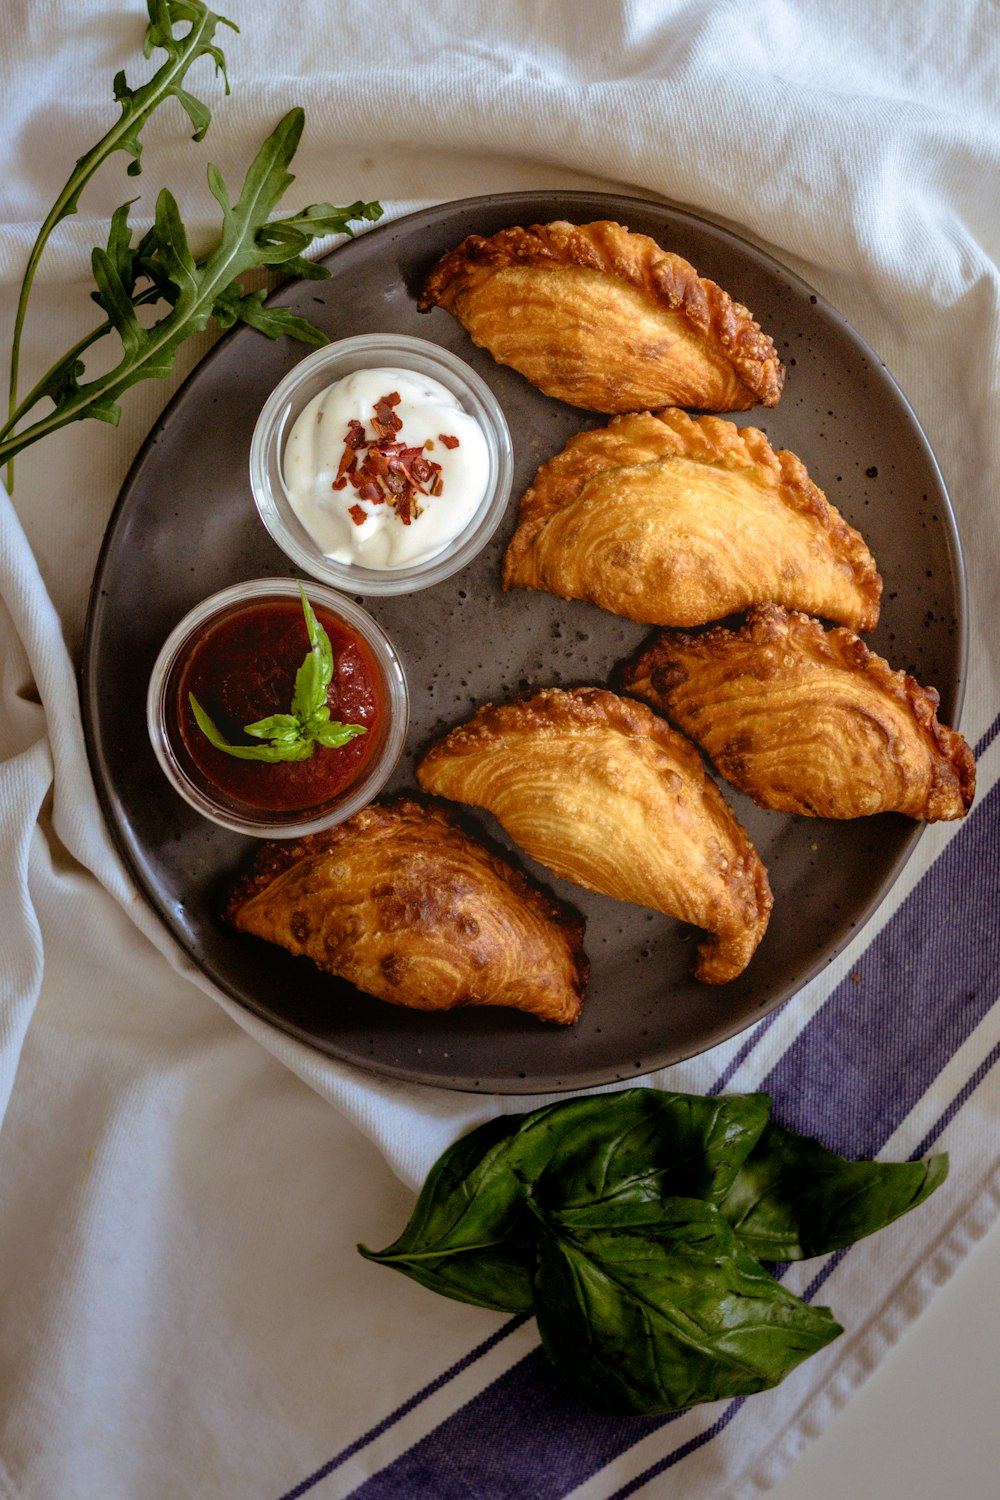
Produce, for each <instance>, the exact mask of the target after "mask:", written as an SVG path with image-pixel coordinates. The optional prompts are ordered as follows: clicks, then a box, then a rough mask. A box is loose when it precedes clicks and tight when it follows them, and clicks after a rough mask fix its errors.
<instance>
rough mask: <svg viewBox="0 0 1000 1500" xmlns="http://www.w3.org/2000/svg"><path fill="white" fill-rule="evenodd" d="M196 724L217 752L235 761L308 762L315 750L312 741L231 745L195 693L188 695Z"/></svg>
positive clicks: (298, 740) (300, 740)
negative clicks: (229, 756) (222, 751)
mask: <svg viewBox="0 0 1000 1500" xmlns="http://www.w3.org/2000/svg"><path fill="white" fill-rule="evenodd" d="M188 702H189V703H190V704H191V712H192V713H193V714H194V717H195V723H196V724H197V725H198V728H199V729H200V730H201V732H202V734H203V735H204V736H205V738H206V739H207V740H208V741H209V742H210V744H213V745H214V746H215V748H216V750H224V751H225V753H226V754H227V755H231V756H233V758H234V759H235V760H260V761H265V762H269V763H271V764H275V763H277V762H279V761H285V760H308V759H309V757H310V755H312V753H313V751H314V750H315V748H316V747H315V745H314V744H313V742H312V740H302V739H295V740H286V741H282V742H280V743H279V744H276V745H231V744H230V743H229V741H228V740H227V739H226V738H225V736H224V735H223V734H222V733H220V731H219V730H218V729H217V728H216V726H215V724H214V722H213V721H212V719H211V718H210V717H209V715H208V714H207V713H206V712H205V710H204V709H203V708H202V706H201V704H200V703H199V702H198V700H197V698H196V697H195V696H194V693H189V694H188Z"/></svg>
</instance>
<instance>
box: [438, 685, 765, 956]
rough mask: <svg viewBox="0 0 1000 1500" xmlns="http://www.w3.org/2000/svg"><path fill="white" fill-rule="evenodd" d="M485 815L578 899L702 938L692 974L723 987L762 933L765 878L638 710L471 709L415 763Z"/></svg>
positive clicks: (522, 705) (530, 702) (621, 705)
mask: <svg viewBox="0 0 1000 1500" xmlns="http://www.w3.org/2000/svg"><path fill="white" fill-rule="evenodd" d="M417 779H418V781H419V782H420V785H421V786H422V787H424V788H425V790H427V791H430V792H436V793H438V794H439V795H441V796H443V797H450V798H453V799H454V800H456V801H459V802H469V803H473V804H475V805H476V806H478V807H485V808H487V809H488V810H489V811H490V812H491V813H492V814H493V815H494V817H495V818H496V819H497V820H498V821H499V822H500V823H501V824H502V825H503V827H504V828H505V829H506V830H507V832H508V834H509V835H510V837H511V838H512V839H513V840H514V841H515V843H517V844H519V845H520V846H521V848H522V849H524V850H526V852H527V853H528V854H530V855H531V856H532V858H533V859H537V860H538V861H539V862H540V863H541V864H543V865H547V866H548V868H549V869H550V870H553V871H555V873H556V874H557V875H561V876H563V877H564V878H565V879H566V880H571V881H574V882H575V883H576V884H577V885H582V886H584V887H585V888H586V889H587V890H591V891H599V892H601V893H602V894H604V895H606V896H615V897H617V898H618V900H620V901H633V902H635V903H636V904H638V905H640V906H651V907H654V908H656V909H657V910H658V911H662V912H666V913H667V915H668V916H671V917H678V918H679V919H680V920H681V921H683V922H690V923H692V924H693V925H694V926H696V927H703V928H706V929H707V930H708V931H709V933H710V934H711V936H710V937H709V938H708V939H707V940H706V941H705V942H703V943H702V944H701V946H700V948H699V964H698V968H697V971H696V972H697V976H698V978H699V979H703V980H706V981H707V982H708V983H710V984H721V983H724V982H725V981H726V980H729V979H734V978H735V977H736V976H737V975H738V974H740V973H741V972H742V971H743V969H744V968H745V967H746V965H747V964H748V963H749V961H750V959H751V957H752V955H753V953H754V950H755V949H756V947H757V945H758V943H759V942H760V940H761V938H762V937H763V935H764V929H765V928H766V926H767V920H768V916H769V915H770V911H771V904H772V897H771V890H770V887H769V885H768V880H767V872H766V870H765V869H764V866H763V865H762V864H761V862H760V860H759V858H758V857H757V853H756V851H755V849H754V848H753V845H752V844H751V843H750V841H749V839H748V838H747V836H746V834H745V833H744V831H743V829H742V828H741V827H740V825H739V824H738V823H737V821H736V819H735V817H734V816H733V814H732V812H731V811H730V810H729V808H728V807H727V806H726V803H725V802H724V801H723V799H722V796H721V794H720V792H719V789H718V787H717V786H716V785H715V783H714V782H713V781H712V780H711V779H710V777H709V776H708V775H707V774H706V772H705V768H704V766H703V764H702V760H701V757H700V756H699V754H698V752H697V751H696V750H695V748H694V746H693V745H692V744H690V743H689V741H688V740H686V739H685V738H684V736H683V735H680V734H678V733H677V732H676V731H675V730H673V729H671V728H670V726H669V725H668V724H666V723H665V722H664V721H663V720H662V719H659V718H657V717H656V715H655V714H653V713H651V712H650V711H649V709H648V708H645V707H644V706H643V705H642V704H639V703H630V702H628V701H627V700H626V699H624V698H619V697H617V696H616V695H615V694H614V693H609V692H607V691H605V690H604V689H602V688H576V689H573V690H562V689H557V688H551V689H547V690H544V691H542V692H538V693H535V694H534V695H533V696H531V697H527V698H522V699H516V700H515V701H513V702H511V703H506V704H501V705H498V706H493V705H487V706H486V707H484V708H481V709H479V710H478V712H477V713H476V714H475V716H474V717H473V718H472V719H471V720H470V721H469V723H468V724H464V725H462V726H461V727H460V728H458V729H453V730H452V731H451V733H450V734H448V735H447V736H446V737H445V738H444V739H443V740H442V741H440V743H439V744H437V745H435V746H434V747H433V748H432V749H431V750H430V751H429V752H428V754H427V755H426V756H425V757H424V759H423V761H422V762H421V763H420V765H419V766H418V768H417Z"/></svg>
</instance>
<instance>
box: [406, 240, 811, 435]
mask: <svg viewBox="0 0 1000 1500" xmlns="http://www.w3.org/2000/svg"><path fill="white" fill-rule="evenodd" d="M470 263H471V264H472V265H473V266H475V268H477V269H478V268H479V267H481V266H486V267H489V268H491V269H497V270H499V269H502V268H505V267H508V266H536V265H572V266H583V267H587V268H589V269H592V270H598V271H603V272H605V273H606V274H609V275H612V276H616V277H618V278H619V279H620V280H622V281H625V282H627V283H628V284H629V285H631V286H634V287H636V288H637V289H638V290H641V291H644V292H645V293H646V294H647V295H648V296H649V297H650V299H651V300H652V301H653V302H654V303H655V304H656V305H657V306H658V307H661V308H663V309H664V310H665V311H668V312H672V313H677V314H679V315H680V316H682V317H683V318H684V320H685V322H686V323H687V324H688V325H689V327H690V328H691V329H692V331H693V332H695V333H697V334H699V335H700V336H701V337H702V338H704V339H705V340H706V341H707V342H709V343H710V345H711V347H712V349H713V350H714V352H715V353H716V354H718V355H720V356H721V357H722V358H725V359H726V360H728V362H729V363H730V365H731V366H732V368H733V369H734V371H735V372H736V374H737V376H738V377H739V379H740V381H741V382H742V383H743V385H744V386H745V387H746V389H747V391H748V392H749V394H750V395H751V396H753V397H754V398H755V401H756V402H759V403H760V404H761V405H762V406H775V405H777V402H778V400H779V398H780V396H781V391H782V387H783V385H784V379H785V370H784V366H783V365H782V363H781V361H780V359H779V358H778V353H777V350H776V349H775V346H774V342H773V340H772V339H771V338H770V336H769V335H768V334H766V333H764V331H763V330H762V329H761V327H760V324H759V323H757V321H756V320H755V319H754V317H753V315H752V313H751V312H750V311H749V309H748V308H746V307H744V305H743V304H742V303H741V302H737V301H735V300H734V298H732V297H731V296H730V295H729V293H728V292H727V291H725V290H724V288H723V287H721V286H719V285H718V284H717V283H716V282H714V281H711V280H710V279H709V278H708V277H704V276H699V274H698V272H697V271H696V270H695V268H694V266H693V265H691V263H690V261H687V260H685V259H684V257H683V256H681V255H677V254H675V253H674V252H672V251H670V250H664V249H663V248H662V247H661V246H660V245H658V244H657V242H656V241H655V240H654V239H652V238H651V237H650V236H649V235H646V234H639V233H637V232H633V231H632V230H630V229H628V228H627V227H626V226H625V225H624V224H619V223H617V222H616V221H615V220H613V219H596V220H594V221H593V222H591V223H588V224H571V223H569V222H568V221H566V220H564V219H557V220H554V221H553V222H552V223H551V224H532V225H529V226H523V225H512V226H511V227H510V228H508V229H502V230H500V231H499V232H498V233H497V234H493V235H489V236H482V235H477V234H470V235H467V236H466V238H465V239H464V240H463V241H462V242H461V244H459V245H456V246H455V248H454V249H453V250H449V251H448V252H447V253H446V254H445V255H444V256H442V258H441V259H440V260H439V261H438V262H437V264H436V265H435V266H434V267H433V269H432V270H431V272H430V275H429V276H428V278H427V280H426V282H425V284H424V288H423V291H422V293H421V296H420V299H419V301H418V303H417V306H418V308H419V310H420V311H421V312H429V311H430V309H431V308H432V307H444V308H445V309H446V310H447V311H449V312H451V313H454V312H455V300H456V297H457V296H458V295H459V294H460V292H461V291H462V289H463V286H464V284H465V282H466V280H467V279H468V275H469V269H470Z"/></svg>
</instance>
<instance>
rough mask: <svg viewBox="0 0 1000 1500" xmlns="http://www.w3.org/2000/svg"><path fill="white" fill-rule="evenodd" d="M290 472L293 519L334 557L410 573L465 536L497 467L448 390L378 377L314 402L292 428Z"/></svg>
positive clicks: (412, 377)
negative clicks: (464, 532) (407, 568)
mask: <svg viewBox="0 0 1000 1500" xmlns="http://www.w3.org/2000/svg"><path fill="white" fill-rule="evenodd" d="M387 398H388V399H387ZM394 398H395V399H394ZM283 469H284V480H285V488H286V490H287V493H288V499H289V502H290V504H291V506H292V509H293V510H294V511H295V514H296V515H297V516H298V518H299V520H300V521H301V522H302V525H303V526H304V527H305V528H306V530H307V531H308V532H309V533H310V535H311V536H312V537H313V539H314V540H315V542H316V544H317V545H318V546H319V547H320V549H321V550H322V551H323V552H325V553H326V555H327V556H328V557H330V558H333V559H334V560H335V561H336V562H342V563H360V564H362V565H363V566H365V567H369V568H406V567H410V566H411V565H412V564H414V563H420V562H424V561H426V560H427V559H428V558H431V557H434V556H435V555H436V554H437V553H439V552H442V551H443V550H444V548H445V547H447V545H448V543H449V542H450V541H452V540H453V538H454V537H456V536H458V535H459V533H460V532H462V531H464V529H465V527H466V526H467V525H468V523H469V521H471V520H472V517H473V516H474V515H475V513H476V511H477V509H478V508H479V505H480V502H481V501H482V499H483V496H484V494H485V493H486V486H487V483H488V482H489V471H490V459H489V450H488V448H487V446H486V439H485V437H484V435H483V431H482V428H481V427H480V425H479V423H478V422H477V421H476V419H475V417H472V416H470V415H469V414H468V412H465V411H463V410H462V407H461V405H460V404H459V402H458V399H457V398H456V397H455V396H454V395H452V393H451V391H449V390H448V389H447V388H446V387H445V386H443V385H441V384H440V383H439V382H438V381H436V380H431V379H430V378H429V377H427V376H425V375H418V374H416V373H414V372H413V371H410V370H393V369H374V370H355V371H354V373H353V374H351V375H347V376H345V377H344V379H343V380H338V381H337V382H336V383H335V384H334V385H331V386H328V387H327V389H326V390H325V391H320V393H319V395H318V396H314V397H313V399H312V400H311V401H310V402H309V404H308V405H307V406H306V407H305V408H304V409H303V411H302V412H301V413H300V414H299V416H298V417H297V418H296V420H295V422H294V424H293V425H292V429H291V431H290V433H289V435H288V442H287V443H286V445H285V453H284V462H283Z"/></svg>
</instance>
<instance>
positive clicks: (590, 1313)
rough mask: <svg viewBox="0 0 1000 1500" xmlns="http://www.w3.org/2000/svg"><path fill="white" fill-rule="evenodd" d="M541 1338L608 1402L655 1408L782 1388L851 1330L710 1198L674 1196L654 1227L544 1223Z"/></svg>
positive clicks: (591, 1392) (599, 1402) (538, 1288)
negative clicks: (744, 1241) (805, 1295)
mask: <svg viewBox="0 0 1000 1500" xmlns="http://www.w3.org/2000/svg"><path fill="white" fill-rule="evenodd" d="M535 1314H536V1317H537V1319H538V1328H539V1332H540V1334H541V1338H542V1345H543V1347H544V1349H545V1351H546V1353H547V1354H548V1356H549V1358H550V1359H551V1360H552V1362H553V1363H554V1365H555V1366H556V1369H557V1370H558V1371H559V1373H560V1374H561V1375H562V1377H563V1379H564V1380H565V1381H566V1382H567V1383H568V1384H569V1385H570V1386H571V1387H572V1388H573V1389H574V1390H575V1391H576V1392H577V1394H578V1395H580V1396H581V1397H582V1398H583V1400H584V1401H586V1402H587V1403H588V1404H589V1405H591V1406H592V1407H594V1408H596V1409H597V1410H598V1411H603V1412H609V1413H612V1414H618V1415H652V1414H655V1413H661V1412H671V1411H679V1410H682V1409H684V1408H686V1407H689V1406H694V1405H697V1404H699V1403H701V1402H704V1401H717V1400H720V1399H724V1398H728V1397H732V1396H739V1395H747V1394H749V1393H751V1392H753V1391H760V1390H766V1389H767V1388H769V1387H770V1386H773V1385H777V1384H778V1382H779V1381H781V1380H782V1379H783V1378H784V1377H785V1375H787V1374H788V1373H789V1371H790V1370H792V1369H794V1368H795V1366H796V1365H797V1364H799V1363H800V1362H801V1361H802V1360H804V1359H806V1358H808V1357H809V1355H811V1354H815V1353H816V1352H817V1350H819V1349H822V1348H823V1347H824V1346H825V1345H826V1344H828V1343H829V1342H830V1341H831V1340H832V1339H834V1338H836V1337H837V1335H838V1334H839V1333H841V1332H842V1331H843V1330H842V1329H841V1327H840V1325H839V1324H838V1323H837V1322H835V1320H834V1319H833V1317H832V1315H831V1313H830V1312H829V1310H828V1309H826V1308H815V1307H810V1306H809V1305H808V1304H807V1303H805V1302H803V1301H801V1299H800V1298H798V1297H796V1296H794V1295H793V1294H792V1293H791V1292H789V1291H787V1290H786V1289H785V1288H783V1287H782V1286H780V1285H779V1283H778V1282H776V1281H775V1280H774V1279H773V1277H771V1276H769V1275H768V1273H767V1272H766V1271H765V1270H764V1268H763V1266H761V1265H760V1264H759V1263H758V1261H756V1260H755V1259H754V1257H753V1256H752V1255H750V1254H749V1253H748V1252H747V1251H746V1250H744V1249H743V1247H742V1246H741V1245H740V1244H739V1243H738V1242H737V1240H736V1237H735V1235H734V1234H733V1231H732V1229H731V1228H730V1227H729V1225H728V1224H727V1223H726V1221H725V1219H724V1218H723V1217H722V1214H721V1213H720V1212H719V1210H718V1209H717V1208H716V1207H715V1206H714V1205H713V1204H709V1203H701V1202H698V1201H695V1200H691V1199H674V1200H673V1201H671V1202H669V1203H666V1204H664V1205H663V1209H662V1213H661V1217H660V1222H659V1224H658V1226H657V1227H656V1229H655V1231H654V1230H653V1229H650V1230H648V1231H646V1232H644V1233H642V1234H637V1233H624V1232H621V1231H619V1230H608V1229H600V1230H587V1229H584V1230H581V1231H580V1232H579V1233H574V1234H573V1235H572V1236H565V1237H563V1236H557V1235H555V1234H551V1233H548V1232H544V1231H543V1232H542V1234H541V1236H540V1240H539V1262H538V1271H537V1275H536V1280H535Z"/></svg>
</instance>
